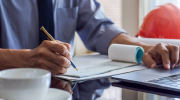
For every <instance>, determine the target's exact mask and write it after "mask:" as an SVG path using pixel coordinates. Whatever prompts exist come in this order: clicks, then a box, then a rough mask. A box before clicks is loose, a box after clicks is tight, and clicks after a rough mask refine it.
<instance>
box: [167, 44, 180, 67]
mask: <svg viewBox="0 0 180 100" xmlns="http://www.w3.org/2000/svg"><path fill="white" fill-rule="evenodd" d="M166 47H167V48H168V50H169V52H170V61H171V68H174V67H175V66H176V64H177V63H178V61H179V47H178V46H175V45H169V44H168V45H167V46H166Z"/></svg>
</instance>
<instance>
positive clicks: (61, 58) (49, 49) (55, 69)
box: [24, 40, 71, 75]
mask: <svg viewBox="0 0 180 100" xmlns="http://www.w3.org/2000/svg"><path fill="white" fill-rule="evenodd" d="M70 49H71V46H70V45H69V44H67V43H63V42H60V41H57V43H55V42H53V41H48V40H45V41H43V42H42V43H41V45H39V46H38V47H37V48H35V49H33V50H30V51H29V53H28V55H27V60H25V61H26V62H24V63H25V64H26V65H25V66H27V67H35V68H42V69H46V70H49V71H51V73H52V75H56V74H60V73H66V72H67V68H69V67H70V65H71V63H70V61H69V60H71V54H70ZM57 53H59V54H60V55H58V54H57Z"/></svg>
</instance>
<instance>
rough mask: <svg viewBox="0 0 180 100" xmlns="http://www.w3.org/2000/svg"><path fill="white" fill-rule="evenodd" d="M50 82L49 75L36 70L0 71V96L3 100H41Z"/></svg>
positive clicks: (45, 71)
mask: <svg viewBox="0 0 180 100" xmlns="http://www.w3.org/2000/svg"><path fill="white" fill-rule="evenodd" d="M50 82H51V73H50V72H49V71H47V70H44V69H38V68H15V69H7V70H2V71H0V95H1V98H2V99H4V100H43V99H44V97H45V95H46V93H47V92H48V89H49V86H50Z"/></svg>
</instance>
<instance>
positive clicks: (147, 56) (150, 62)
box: [142, 53, 156, 68]
mask: <svg viewBox="0 0 180 100" xmlns="http://www.w3.org/2000/svg"><path fill="white" fill-rule="evenodd" d="M142 61H143V62H144V64H145V65H146V66H147V67H148V68H154V67H156V63H155V61H154V60H153V59H152V57H151V55H150V54H148V53H145V54H144V56H143V58H142Z"/></svg>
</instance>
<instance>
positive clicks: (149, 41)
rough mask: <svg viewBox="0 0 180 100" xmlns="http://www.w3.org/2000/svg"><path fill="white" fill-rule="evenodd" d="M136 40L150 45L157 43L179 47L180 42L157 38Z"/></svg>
mask: <svg viewBox="0 0 180 100" xmlns="http://www.w3.org/2000/svg"><path fill="white" fill-rule="evenodd" d="M137 39H138V40H140V41H142V42H144V43H147V44H151V45H156V44H158V43H165V44H172V45H177V46H180V40H178V39H157V38H137Z"/></svg>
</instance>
